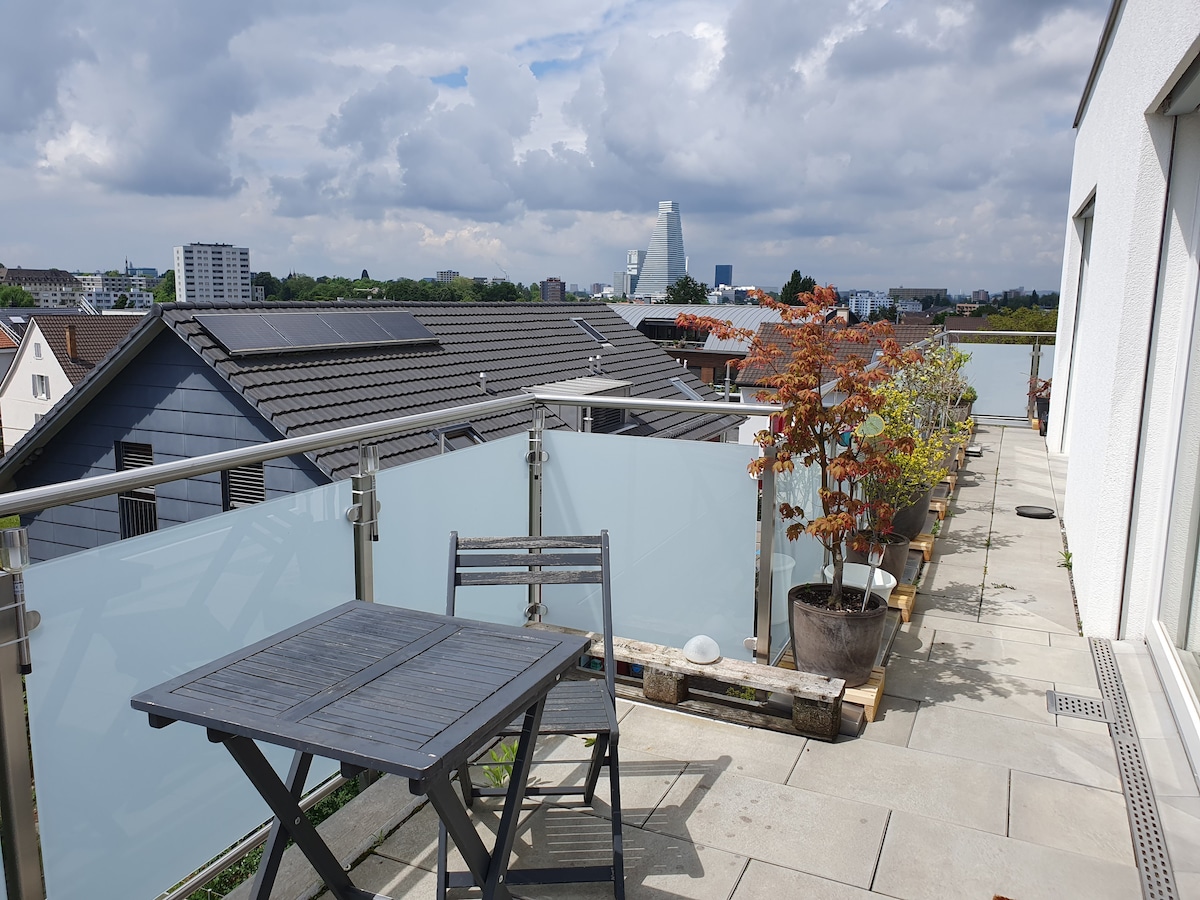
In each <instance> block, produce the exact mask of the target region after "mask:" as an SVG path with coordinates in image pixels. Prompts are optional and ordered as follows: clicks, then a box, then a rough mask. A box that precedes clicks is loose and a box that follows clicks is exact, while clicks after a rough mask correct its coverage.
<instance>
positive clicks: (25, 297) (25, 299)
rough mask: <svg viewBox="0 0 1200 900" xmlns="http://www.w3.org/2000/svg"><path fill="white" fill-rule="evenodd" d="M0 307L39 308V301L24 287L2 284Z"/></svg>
mask: <svg viewBox="0 0 1200 900" xmlns="http://www.w3.org/2000/svg"><path fill="white" fill-rule="evenodd" d="M0 306H37V300H35V299H34V297H33V294H30V293H29V292H28V291H26V290H25V289H24V288H23V287H19V286H17V285H15V284H0Z"/></svg>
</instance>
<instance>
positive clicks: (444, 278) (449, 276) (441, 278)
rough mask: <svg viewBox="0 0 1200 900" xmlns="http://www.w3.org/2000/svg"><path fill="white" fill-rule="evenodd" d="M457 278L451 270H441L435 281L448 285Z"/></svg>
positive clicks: (456, 274) (455, 273)
mask: <svg viewBox="0 0 1200 900" xmlns="http://www.w3.org/2000/svg"><path fill="white" fill-rule="evenodd" d="M457 277H458V273H457V272H455V271H454V270H453V269H443V270H442V271H440V272H438V273H437V280H438V283H439V284H449V283H450V282H452V281H453V280H454V279H455V278H457Z"/></svg>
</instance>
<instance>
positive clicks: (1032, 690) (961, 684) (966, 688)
mask: <svg viewBox="0 0 1200 900" xmlns="http://www.w3.org/2000/svg"><path fill="white" fill-rule="evenodd" d="M1052 687H1053V684H1052V683H1051V682H1048V681H1037V680H1035V679H1032V678H1018V677H1015V676H1012V675H1000V674H997V673H995V672H981V671H979V670H977V669H972V668H969V667H967V666H948V665H943V664H940V663H923V662H919V661H917V660H908V659H893V660H892V662H891V663H890V664H889V665H888V669H887V680H886V681H885V682H884V690H885V691H886V692H887V693H888V694H891V695H892V696H894V697H904V698H906V699H908V700H917V701H920V702H921V703H922V704H929V705H936V706H953V707H956V708H959V709H967V710H974V711H976V712H986V713H990V714H992V715H994V716H1003V717H1005V718H1013V719H1024V720H1026V721H1029V722H1038V723H1041V724H1043V725H1053V724H1054V716H1053V715H1051V714H1050V713H1049V712H1048V711H1047V710H1046V691H1048V690H1050V689H1051V688H1052ZM924 710H925V706H922V711H921V713H918V718H919V717H920V715H922V714H923V713H924ZM910 743H911V741H910Z"/></svg>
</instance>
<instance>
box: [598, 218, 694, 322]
mask: <svg viewBox="0 0 1200 900" xmlns="http://www.w3.org/2000/svg"><path fill="white" fill-rule="evenodd" d="M685 274H687V256H686V255H685V254H684V252H683V225H682V224H681V222H680V219H679V204H678V203H676V202H675V201H674V200H663V201H661V202H660V203H659V204H658V221H657V222H656V223H655V225H654V233H653V234H651V236H650V246H649V248H648V249H647V250H646V259H645V262H644V263H643V264H642V273H641V275H640V276H639V277H638V281H637V287H636V288H635V289H634V292H635V293H636V294H637V296H639V297H648V298H650V299H659V298H661V297H664V296H665V295H666V293H667V288H669V287H670V286H671V285H673V284H674V283H675V282H676V281H678V280H679V279H680V278H682V277H683V276H684V275H685ZM613 287H614V288H615V287H616V285H613Z"/></svg>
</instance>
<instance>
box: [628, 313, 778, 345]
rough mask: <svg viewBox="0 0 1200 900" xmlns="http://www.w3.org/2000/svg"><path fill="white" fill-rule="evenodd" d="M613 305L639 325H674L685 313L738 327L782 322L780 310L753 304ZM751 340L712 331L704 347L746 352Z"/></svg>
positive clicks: (633, 324) (752, 327) (635, 325)
mask: <svg viewBox="0 0 1200 900" xmlns="http://www.w3.org/2000/svg"><path fill="white" fill-rule="evenodd" d="M609 308H610V309H611V310H612V311H613V312H615V313H616V314H617V315H619V316H620V317H621V318H622V319H624V320H625V321H626V322H628V323H629V324H630V325H632V326H633V327H634V328H637V326H638V325H640V324H641V323H642V322H645V321H646V320H650V321H656V322H668V323H671V324H674V322H675V319H676V317H677V316H679V315H680V314H682V313H688V314H689V315H693V316H711V317H712V318H714V319H720V320H721V321H724V322H729V323H730V324H732V325H733V326H734V327H735V328H749V329H757V328H758V326H759V325H761V324H762V323H763V322H778V321H779V320H780V315H779V310H777V309H771V308H770V307H769V306H752V305H750V304H734V303H711V304H708V305H701V304H698V305H685V304H676V305H670V304H666V303H610V304H609ZM749 344H750V342H749V341H739V340H724V341H723V340H720V339H719V338H717V336H716V335H713V334H710V335H708V336H707V339H706V340H705V341H704V347H703V349H704V350H706V351H710V352H713V353H736V354H739V355H744V354H745V353H746V351H747V350H748V349H749Z"/></svg>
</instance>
